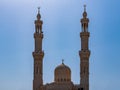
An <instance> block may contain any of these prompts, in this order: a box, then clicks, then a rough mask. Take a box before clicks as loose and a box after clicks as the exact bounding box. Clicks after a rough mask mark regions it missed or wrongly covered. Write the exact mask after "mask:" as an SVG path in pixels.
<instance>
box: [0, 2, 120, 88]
mask: <svg viewBox="0 0 120 90" xmlns="http://www.w3.org/2000/svg"><path fill="white" fill-rule="evenodd" d="M84 4H86V5H87V12H88V17H89V19H90V23H89V31H90V43H89V46H90V50H91V56H90V90H115V89H116V90H119V85H120V79H119V76H120V70H119V68H120V55H119V51H120V40H119V39H120V12H119V8H120V1H119V0H32V1H30V0H0V72H1V73H0V90H32V80H33V57H32V52H33V51H34V38H33V33H34V31H35V30H34V20H35V19H36V14H37V7H38V6H41V16H42V20H43V32H44V40H43V50H44V52H45V57H44V67H43V68H44V72H43V74H44V83H50V82H52V81H53V80H54V69H55V67H56V66H57V65H59V64H61V60H62V59H64V60H65V61H64V63H65V64H66V65H68V66H69V67H70V68H71V71H72V81H73V82H74V83H75V84H78V83H79V81H80V78H79V72H80V71H79V63H80V58H79V54H78V51H79V50H80V43H81V42H80V37H79V33H80V32H81V24H80V19H81V18H82V13H83V5H84Z"/></svg>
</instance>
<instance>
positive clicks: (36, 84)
mask: <svg viewBox="0 0 120 90" xmlns="http://www.w3.org/2000/svg"><path fill="white" fill-rule="evenodd" d="M42 24H43V21H42V20H41V15H40V8H38V14H37V20H35V33H34V39H35V50H34V52H33V58H34V77H33V78H34V79H33V90H42V88H43V87H42V86H43V57H44V52H43V51H42V39H43V32H42Z"/></svg>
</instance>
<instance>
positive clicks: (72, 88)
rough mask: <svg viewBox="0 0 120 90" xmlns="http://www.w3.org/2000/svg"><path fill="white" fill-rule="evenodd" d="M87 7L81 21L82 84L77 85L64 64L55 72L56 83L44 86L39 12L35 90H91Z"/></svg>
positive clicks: (36, 39)
mask: <svg viewBox="0 0 120 90" xmlns="http://www.w3.org/2000/svg"><path fill="white" fill-rule="evenodd" d="M88 22H89V19H88V18H87V12H86V7H84V12H83V18H82V19H81V27H82V32H81V33H80V38H81V50H80V51H79V55H80V84H78V85H75V84H74V83H73V82H72V81H71V69H70V68H69V67H68V66H67V65H65V64H64V63H63V62H62V64H60V65H59V66H57V67H56V68H55V70H54V82H51V83H49V84H45V85H43V57H44V52H43V51H42V39H43V32H42V24H43V21H42V20H41V15H40V10H38V14H37V20H35V33H34V39H35V50H34V52H33V58H34V79H33V90H89V56H90V50H89V36H90V33H89V32H88Z"/></svg>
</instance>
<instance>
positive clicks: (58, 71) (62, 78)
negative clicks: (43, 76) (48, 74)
mask: <svg viewBox="0 0 120 90" xmlns="http://www.w3.org/2000/svg"><path fill="white" fill-rule="evenodd" d="M54 75H55V77H54V80H55V82H70V81H71V70H70V68H69V67H68V66H66V65H65V64H64V63H63V62H62V64H61V65H59V66H57V67H56V68H55V71H54Z"/></svg>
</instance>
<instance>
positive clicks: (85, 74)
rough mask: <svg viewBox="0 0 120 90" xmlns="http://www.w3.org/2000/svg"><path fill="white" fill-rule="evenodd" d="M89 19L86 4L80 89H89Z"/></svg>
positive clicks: (82, 20)
mask: <svg viewBox="0 0 120 90" xmlns="http://www.w3.org/2000/svg"><path fill="white" fill-rule="evenodd" d="M88 23H89V19H88V18H87V12H86V5H84V12H83V18H82V19H81V27H82V31H81V33H80V37H81V50H80V51H79V55H80V89H81V90H89V56H90V50H89V46H88V44H89V36H90V33H89V31H88Z"/></svg>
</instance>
